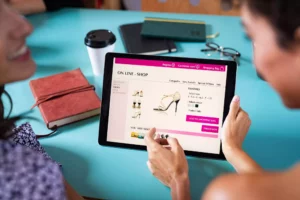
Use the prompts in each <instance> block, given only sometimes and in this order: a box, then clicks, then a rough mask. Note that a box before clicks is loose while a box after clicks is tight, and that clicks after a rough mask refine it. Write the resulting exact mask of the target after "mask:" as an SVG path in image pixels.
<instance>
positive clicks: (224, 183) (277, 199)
mask: <svg viewBox="0 0 300 200" xmlns="http://www.w3.org/2000/svg"><path fill="white" fill-rule="evenodd" d="M299 184H300V166H298V167H295V168H293V169H291V170H289V171H286V172H278V173H269V172H263V173H260V174H243V175H237V174H232V175H226V176H222V177H220V178H218V179H216V180H215V181H213V183H212V184H210V186H209V187H208V188H207V190H206V192H205V193H204V196H203V198H202V199H203V200H215V199H221V200H240V199H243V200H251V199H255V200H281V199H289V200H294V199H295V200H296V199H300V190H299Z"/></svg>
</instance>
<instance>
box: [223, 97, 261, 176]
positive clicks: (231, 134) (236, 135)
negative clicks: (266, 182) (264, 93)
mask: <svg viewBox="0 0 300 200" xmlns="http://www.w3.org/2000/svg"><path fill="white" fill-rule="evenodd" d="M250 125H251V120H250V118H249V116H248V114H247V113H246V112H245V111H244V110H243V109H242V108H241V107H240V98H239V97H238V96H235V97H234V98H233V100H232V102H231V104H230V111H229V114H228V116H227V118H226V120H225V123H224V126H223V132H222V150H223V152H224V155H225V157H226V159H227V160H228V162H230V164H231V165H232V166H233V167H234V168H235V169H236V171H237V172H238V173H257V172H261V171H262V168H261V167H260V166H259V165H258V164H257V163H256V162H255V161H254V160H253V159H252V158H251V157H250V156H249V155H248V154H247V153H246V152H244V151H243V148H242V145H243V142H244V139H245V137H246V135H247V133H248V131H249V128H250Z"/></svg>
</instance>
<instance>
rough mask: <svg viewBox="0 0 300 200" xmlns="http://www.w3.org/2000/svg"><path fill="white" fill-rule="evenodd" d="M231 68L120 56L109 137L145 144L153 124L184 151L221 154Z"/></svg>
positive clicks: (109, 139)
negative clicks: (228, 72)
mask: <svg viewBox="0 0 300 200" xmlns="http://www.w3.org/2000/svg"><path fill="white" fill-rule="evenodd" d="M226 77H227V66H225V65H212V64H199V63H182V62H171V61H154V60H140V59H129V58H115V60H114V67H113V78H112V86H111V87H112V88H111V100H110V111H109V113H110V114H109V124H108V133H107V139H108V141H110V142H118V143H127V144H136V145H145V142H144V136H145V134H146V133H147V132H148V131H149V130H150V129H151V128H152V127H155V128H156V129H157V134H159V135H160V136H161V137H163V138H167V137H174V138H177V139H178V140H179V142H180V144H181V145H182V147H183V149H184V150H188V151H196V152H204V153H213V154H219V153H220V142H221V136H220V132H221V126H222V119H223V108H224V99H225V84H226Z"/></svg>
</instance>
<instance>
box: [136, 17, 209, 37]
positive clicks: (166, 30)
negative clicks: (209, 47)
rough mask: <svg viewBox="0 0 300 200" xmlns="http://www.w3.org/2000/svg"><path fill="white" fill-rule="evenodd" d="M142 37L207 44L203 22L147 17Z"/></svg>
mask: <svg viewBox="0 0 300 200" xmlns="http://www.w3.org/2000/svg"><path fill="white" fill-rule="evenodd" d="M141 35H142V36H143V37H153V38H166V39H173V40H181V41H198V42H205V41H206V25H205V22H202V21H194V20H180V19H164V18H150V17H147V18H145V20H144V23H143V27H142V31H141Z"/></svg>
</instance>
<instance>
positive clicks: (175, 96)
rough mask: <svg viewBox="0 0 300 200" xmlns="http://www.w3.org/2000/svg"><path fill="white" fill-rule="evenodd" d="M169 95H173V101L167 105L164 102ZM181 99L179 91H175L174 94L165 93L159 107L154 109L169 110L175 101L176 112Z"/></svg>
mask: <svg viewBox="0 0 300 200" xmlns="http://www.w3.org/2000/svg"><path fill="white" fill-rule="evenodd" d="M168 97H172V98H173V101H171V102H170V104H169V105H168V106H165V105H164V103H163V100H164V99H165V98H168ZM180 99H181V96H180V94H179V92H175V93H174V94H171V95H164V96H163V98H162V99H161V101H160V106H159V107H158V108H154V109H153V110H155V111H161V112H162V111H167V110H168V109H169V108H170V106H171V105H172V104H173V103H175V104H176V105H175V114H176V113H177V107H178V103H179V101H180Z"/></svg>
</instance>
